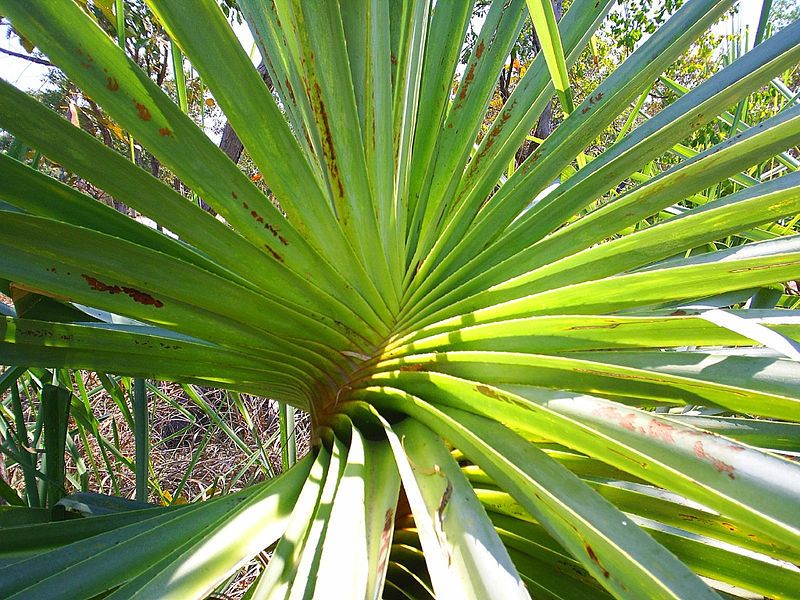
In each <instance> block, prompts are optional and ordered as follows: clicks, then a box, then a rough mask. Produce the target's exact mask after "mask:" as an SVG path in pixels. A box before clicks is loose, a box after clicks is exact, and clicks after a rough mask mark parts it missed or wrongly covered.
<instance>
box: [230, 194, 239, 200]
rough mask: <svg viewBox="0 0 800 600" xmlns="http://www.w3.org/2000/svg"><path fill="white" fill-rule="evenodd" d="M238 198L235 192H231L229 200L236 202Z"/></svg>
mask: <svg viewBox="0 0 800 600" xmlns="http://www.w3.org/2000/svg"><path fill="white" fill-rule="evenodd" d="M238 197H239V196H237V195H236V192H231V198H233V199H234V200H236V199H237V198H238Z"/></svg>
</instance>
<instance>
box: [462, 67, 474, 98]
mask: <svg viewBox="0 0 800 600" xmlns="http://www.w3.org/2000/svg"><path fill="white" fill-rule="evenodd" d="M473 79H475V63H472V64H471V65H470V66H469V71H467V74H466V75H465V76H464V84H463V85H462V86H461V92H460V93H459V94H458V97H459V99H461V100H462V101H463V100H464V99H465V98H466V97H467V90H468V89H469V86H470V84H471V83H472V80H473Z"/></svg>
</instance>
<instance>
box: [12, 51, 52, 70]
mask: <svg viewBox="0 0 800 600" xmlns="http://www.w3.org/2000/svg"><path fill="white" fill-rule="evenodd" d="M0 52H2V53H3V54H8V55H9V56H13V57H15V58H21V59H22V60H28V61H30V62H33V63H36V64H37V65H44V66H45V67H53V66H55V65H53V63H51V62H50V61H49V60H45V59H43V58H39V57H37V56H31V55H30V54H20V53H19V52H14V51H13V50H6V49H5V48H0Z"/></svg>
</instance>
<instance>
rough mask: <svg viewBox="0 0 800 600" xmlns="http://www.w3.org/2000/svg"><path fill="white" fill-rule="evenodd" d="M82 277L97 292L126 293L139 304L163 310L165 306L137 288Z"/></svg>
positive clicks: (90, 277)
mask: <svg viewBox="0 0 800 600" xmlns="http://www.w3.org/2000/svg"><path fill="white" fill-rule="evenodd" d="M81 277H83V278H84V279H85V280H86V283H88V284H89V287H91V288H92V289H93V290H95V291H97V292H108V293H109V294H111V295H114V294H120V293H123V292H124V293H125V294H127V295H128V296H129V297H130V298H131V300H133V301H134V302H138V303H139V304H145V305H147V306H154V307H156V308H161V307H163V306H164V303H163V302H162V301H161V300H157V299H155V298H153V296H151V295H150V294H148V293H147V292H143V291H141V290H137V289H136V288H132V287H125V286H119V285H111V284H108V283H103V282H102V281H100V280H99V279H97V278H95V277H92V276H90V275H86V274H83V275H81Z"/></svg>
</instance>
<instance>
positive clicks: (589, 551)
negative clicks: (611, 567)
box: [586, 544, 611, 579]
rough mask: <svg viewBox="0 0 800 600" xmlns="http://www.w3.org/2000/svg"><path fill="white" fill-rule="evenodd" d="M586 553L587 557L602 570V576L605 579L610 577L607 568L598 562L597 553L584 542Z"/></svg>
mask: <svg viewBox="0 0 800 600" xmlns="http://www.w3.org/2000/svg"><path fill="white" fill-rule="evenodd" d="M586 554H588V555H589V558H591V559H592V562H594V563H595V564H596V565H597V566H598V567H600V570H601V571H602V572H603V577H605V578H606V579H608V578H609V577H611V574H610V573H609V572H608V570H607V569H606V568H605V567H604V566H603V565H602V564H600V559H599V558H597V554H595V553H594V549H593V548H592V547H591V546H590V545H589V544H586Z"/></svg>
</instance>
